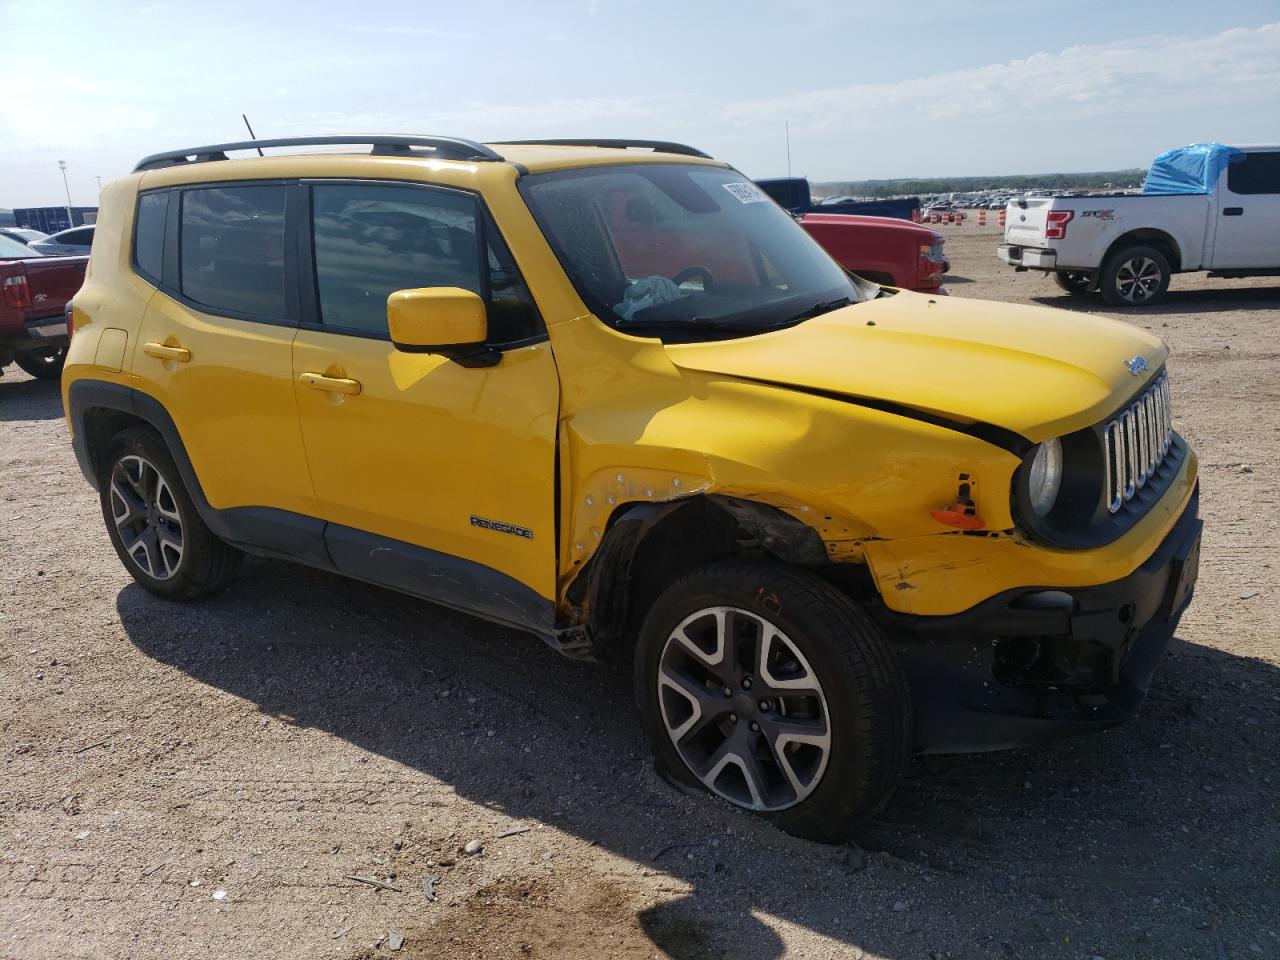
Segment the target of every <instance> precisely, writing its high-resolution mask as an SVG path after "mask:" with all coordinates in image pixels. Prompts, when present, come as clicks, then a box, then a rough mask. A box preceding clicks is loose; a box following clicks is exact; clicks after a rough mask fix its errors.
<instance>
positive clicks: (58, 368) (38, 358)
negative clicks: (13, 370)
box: [13, 343, 67, 380]
mask: <svg viewBox="0 0 1280 960" xmlns="http://www.w3.org/2000/svg"><path fill="white" fill-rule="evenodd" d="M13 362H14V363H16V364H17V365H18V366H20V367H21V368H22V369H23V370H25V371H26V372H27V373H29V374H31V376H33V377H35V378H36V379H37V380H57V379H58V377H59V376H61V375H62V366H63V364H65V363H66V362H67V345H66V344H65V343H62V344H58V345H57V346H49V347H37V348H36V349H35V350H25V351H23V352H22V353H19V354H15V355H14V358H13Z"/></svg>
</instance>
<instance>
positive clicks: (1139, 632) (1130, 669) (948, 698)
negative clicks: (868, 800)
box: [872, 495, 1202, 753]
mask: <svg viewBox="0 0 1280 960" xmlns="http://www.w3.org/2000/svg"><path fill="white" fill-rule="evenodd" d="M1198 500H1199V498H1198V496H1196V495H1193V496H1192V497H1191V499H1190V501H1189V503H1188V504H1187V505H1186V507H1185V508H1184V510H1183V513H1182V515H1181V517H1180V518H1179V520H1178V522H1177V524H1176V525H1175V526H1174V527H1173V529H1172V531H1171V532H1170V533H1169V534H1168V535H1167V536H1166V537H1165V539H1164V541H1163V542H1162V543H1161V544H1160V546H1159V547H1158V548H1157V549H1156V550H1155V552H1154V553H1153V554H1152V555H1151V556H1150V557H1149V558H1148V559H1147V560H1146V562H1145V563H1143V564H1142V565H1141V566H1139V567H1138V569H1136V570H1135V571H1133V573H1131V574H1130V575H1129V576H1127V577H1124V578H1122V579H1120V580H1116V581H1113V582H1111V583H1106V584H1102V585H1099V586H1090V587H1076V588H1056V589H1036V588H1018V589H1013V590H1007V591H1005V592H1003V593H1001V594H998V595H997V596H995V597H992V598H990V599H989V600H986V601H984V602H982V603H979V604H977V605H976V606H974V607H972V608H971V609H969V610H966V611H964V612H963V613H959V614H953V615H949V616H936V617H928V616H916V615H906V614H900V613H895V612H892V611H889V610H887V609H885V608H883V607H880V608H878V609H873V610H872V613H873V615H874V616H875V617H876V619H877V621H878V622H879V623H880V625H881V627H882V628H883V629H884V630H885V631H886V633H887V634H888V635H889V637H890V639H891V640H892V641H893V643H894V647H895V649H896V651H897V654H898V657H899V659H900V660H901V662H902V665H903V668H904V670H905V671H906V674H907V677H908V680H909V682H910V684H911V687H912V690H913V694H914V699H915V713H916V750H917V751H918V752H925V753H962V752H973V751H981V750H994V749H1001V748H1005V747H1011V746H1018V745H1022V744H1026V743H1031V742H1035V741H1037V740H1042V739H1049V738H1053V737H1057V736H1062V735H1067V734H1072V733H1079V732H1083V731H1087V730H1094V729H1100V728H1103V727H1107V726H1111V725H1113V724H1116V723H1119V722H1121V721H1123V720H1125V719H1127V718H1128V717H1129V716H1130V715H1132V713H1133V712H1134V711H1135V710H1136V709H1137V707H1138V705H1139V703H1141V701H1142V699H1143V698H1144V697H1145V695H1146V692H1147V688H1148V686H1149V684H1150V681H1151V677H1152V675H1153V674H1154V672H1155V669H1156V665H1157V664H1158V663H1159V660H1160V657H1161V655H1162V654H1163V652H1164V649H1165V647H1166V646H1167V645H1168V642H1169V640H1170V638H1171V637H1172V636H1173V632H1174V630H1175V628H1176V627H1177V624H1178V621H1179V618H1180V617H1181V615H1182V611H1183V610H1184V609H1185V608H1186V606H1187V604H1188V603H1189V602H1190V599H1191V594H1192V592H1193V590H1194V587H1195V582H1196V576H1197V572H1198V568H1199V555H1200V530H1201V526H1202V523H1201V521H1200V520H1199V518H1198V517H1197V506H1198Z"/></svg>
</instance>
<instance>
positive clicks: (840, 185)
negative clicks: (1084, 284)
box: [813, 168, 1147, 197]
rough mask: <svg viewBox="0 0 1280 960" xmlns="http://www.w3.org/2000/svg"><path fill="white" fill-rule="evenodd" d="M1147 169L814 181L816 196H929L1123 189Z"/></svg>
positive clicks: (1135, 184) (1136, 182) (1137, 182)
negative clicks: (999, 175) (1003, 191)
mask: <svg viewBox="0 0 1280 960" xmlns="http://www.w3.org/2000/svg"><path fill="white" fill-rule="evenodd" d="M1146 175H1147V171H1146V170H1141V169H1137V168H1135V169H1132V170H1109V171H1107V170H1104V171H1100V172H1098V173H1037V174H1018V175H1015V176H1007V177H919V178H912V179H905V180H829V181H824V182H822V183H814V184H813V192H814V194H816V195H817V196H819V197H838V196H850V197H896V196H904V195H905V196H932V195H934V194H940V193H975V192H979V193H985V192H998V191H1001V190H1011V191H1012V190H1016V191H1018V192H1021V191H1023V190H1103V189H1115V190H1123V189H1125V188H1126V187H1140V186H1141V185H1142V181H1143V179H1144V178H1145V177H1146Z"/></svg>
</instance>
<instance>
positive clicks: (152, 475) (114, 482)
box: [100, 427, 241, 599]
mask: <svg viewBox="0 0 1280 960" xmlns="http://www.w3.org/2000/svg"><path fill="white" fill-rule="evenodd" d="M105 464H106V466H105V473H104V476H103V480H102V491H101V494H100V498H101V502H102V516H103V519H104V520H105V521H106V524H107V533H108V535H109V536H110V537H111V543H112V545H113V546H114V547H115V548H116V553H117V554H119V556H120V560H121V562H122V563H123V564H124V565H125V569H127V570H128V571H129V573H130V575H132V577H133V579H134V580H136V581H138V583H139V584H141V585H142V586H143V587H146V588H147V589H148V590H150V591H151V592H152V593H154V594H156V595H157V596H160V597H166V598H169V599H191V598H193V597H199V596H202V595H204V594H206V593H211V592H212V591H214V590H217V589H218V588H219V587H221V586H222V585H223V584H225V583H226V582H227V581H228V580H229V579H230V578H231V576H232V575H233V574H234V572H235V568H236V566H237V565H238V561H239V559H240V556H241V554H240V552H239V551H238V550H236V549H235V548H234V547H231V546H228V545H227V544H225V543H223V542H222V541H221V540H219V539H218V538H217V537H216V536H214V535H213V533H212V532H211V531H210V530H209V528H208V527H206V526H205V524H204V521H203V520H201V519H200V515H199V513H198V512H197V511H196V508H195V504H194V503H193V502H192V500H191V496H190V494H188V493H187V488H186V487H185V486H183V483H182V477H181V475H180V474H179V473H178V468H177V465H176V464H175V463H174V462H173V457H172V456H170V454H169V449H168V448H167V447H166V446H165V444H164V441H163V440H161V439H160V436H159V435H158V434H157V433H155V432H154V431H153V430H150V429H148V428H146V427H132V428H130V429H128V430H125V431H123V432H121V433H119V434H117V435H116V437H115V438H114V439H113V440H112V442H111V445H110V448H109V449H108V451H107V456H106V460H105Z"/></svg>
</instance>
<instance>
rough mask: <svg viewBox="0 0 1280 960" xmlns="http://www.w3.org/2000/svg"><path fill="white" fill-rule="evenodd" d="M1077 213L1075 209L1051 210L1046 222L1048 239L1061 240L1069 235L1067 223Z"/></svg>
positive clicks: (1045, 233) (1045, 236)
mask: <svg viewBox="0 0 1280 960" xmlns="http://www.w3.org/2000/svg"><path fill="white" fill-rule="evenodd" d="M1075 215H1076V212H1075V211H1074V210H1050V211H1049V216H1048V219H1047V220H1045V224H1044V238H1045V239H1046V240H1061V239H1062V238H1063V237H1065V236H1066V235H1067V224H1068V223H1070V222H1071V218H1072V217H1074V216H1075Z"/></svg>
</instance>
